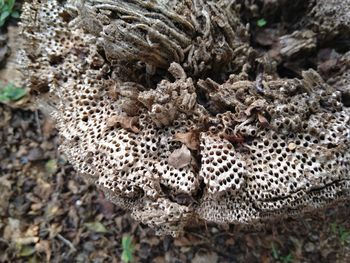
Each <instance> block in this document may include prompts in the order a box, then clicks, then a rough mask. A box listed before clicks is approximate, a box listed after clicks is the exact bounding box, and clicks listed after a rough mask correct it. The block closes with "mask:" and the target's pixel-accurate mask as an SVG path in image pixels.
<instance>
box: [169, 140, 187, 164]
mask: <svg viewBox="0 0 350 263" xmlns="http://www.w3.org/2000/svg"><path fill="white" fill-rule="evenodd" d="M191 160H192V155H191V152H190V150H189V149H188V148H187V147H186V146H185V145H184V144H183V145H182V147H181V148H180V149H176V150H175V151H173V152H172V153H171V154H170V155H169V157H168V163H169V164H170V165H171V166H173V167H175V168H177V169H180V168H184V167H186V166H188V165H189V164H190V163H191Z"/></svg>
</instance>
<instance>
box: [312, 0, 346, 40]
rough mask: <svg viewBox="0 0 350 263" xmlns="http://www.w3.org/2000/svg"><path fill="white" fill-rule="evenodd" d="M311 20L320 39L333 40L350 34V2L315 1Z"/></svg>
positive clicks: (340, 0) (342, 0)
mask: <svg viewBox="0 0 350 263" xmlns="http://www.w3.org/2000/svg"><path fill="white" fill-rule="evenodd" d="M313 2H314V6H313V8H312V10H311V11H310V19H311V21H310V22H311V24H312V25H313V28H314V29H315V32H318V33H319V35H318V37H320V38H324V39H327V40H331V39H333V38H335V37H340V38H342V37H346V36H348V35H349V34H350V15H349V13H350V0H314V1H313Z"/></svg>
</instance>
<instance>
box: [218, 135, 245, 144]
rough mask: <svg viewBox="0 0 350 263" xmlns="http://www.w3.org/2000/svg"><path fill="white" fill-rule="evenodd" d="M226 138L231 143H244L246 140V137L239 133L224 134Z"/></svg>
mask: <svg viewBox="0 0 350 263" xmlns="http://www.w3.org/2000/svg"><path fill="white" fill-rule="evenodd" d="M223 136H224V139H226V140H228V141H229V142H231V143H243V142H244V141H245V139H244V137H243V136H242V135H240V134H237V135H229V134H223Z"/></svg>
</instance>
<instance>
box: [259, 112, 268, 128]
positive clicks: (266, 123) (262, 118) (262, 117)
mask: <svg viewBox="0 0 350 263" xmlns="http://www.w3.org/2000/svg"><path fill="white" fill-rule="evenodd" d="M257 115H258V120H259V122H260V124H261V125H262V126H264V127H268V126H269V125H270V123H269V121H268V120H267V119H266V118H265V116H264V115H262V113H260V112H258V114H257Z"/></svg>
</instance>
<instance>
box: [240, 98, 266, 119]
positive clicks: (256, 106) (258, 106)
mask: <svg viewBox="0 0 350 263" xmlns="http://www.w3.org/2000/svg"><path fill="white" fill-rule="evenodd" d="M265 104H266V101H265V100H261V99H259V100H256V101H254V102H253V103H252V104H251V105H250V106H249V107H248V108H247V109H246V110H245V112H244V113H245V114H246V115H247V116H251V115H252V113H253V112H254V111H260V110H262V109H263V107H264V106H265Z"/></svg>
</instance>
